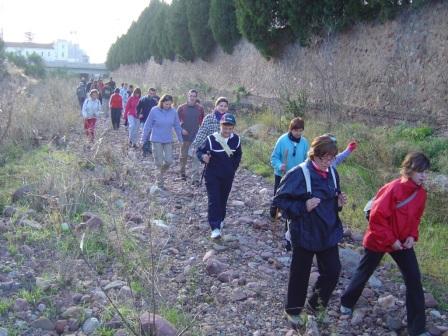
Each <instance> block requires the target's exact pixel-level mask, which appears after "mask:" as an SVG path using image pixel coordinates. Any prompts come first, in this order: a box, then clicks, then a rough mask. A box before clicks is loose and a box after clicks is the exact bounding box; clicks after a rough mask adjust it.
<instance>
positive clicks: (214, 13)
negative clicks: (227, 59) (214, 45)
mask: <svg viewBox="0 0 448 336" xmlns="http://www.w3.org/2000/svg"><path fill="white" fill-rule="evenodd" d="M209 24H210V28H211V30H212V33H213V36H214V38H215V40H216V42H218V44H219V45H220V46H221V47H222V49H223V50H224V51H225V52H226V53H228V54H231V53H232V52H233V47H234V46H235V44H237V43H238V41H239V40H240V38H241V35H240V32H239V31H238V28H237V26H236V14H235V3H234V2H233V1H228V0H211V3H210V17H209Z"/></svg>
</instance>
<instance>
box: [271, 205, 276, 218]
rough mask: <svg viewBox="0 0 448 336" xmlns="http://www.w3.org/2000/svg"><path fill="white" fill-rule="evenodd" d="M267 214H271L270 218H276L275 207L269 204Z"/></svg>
mask: <svg viewBox="0 0 448 336" xmlns="http://www.w3.org/2000/svg"><path fill="white" fill-rule="evenodd" d="M269 215H270V216H271V218H272V219H277V207H276V206H273V205H271V207H270V208H269Z"/></svg>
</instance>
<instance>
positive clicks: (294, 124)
mask: <svg viewBox="0 0 448 336" xmlns="http://www.w3.org/2000/svg"><path fill="white" fill-rule="evenodd" d="M295 129H305V122H304V121H303V119H302V118H300V117H297V118H294V119H292V120H291V122H290V123H289V130H290V131H292V130H295Z"/></svg>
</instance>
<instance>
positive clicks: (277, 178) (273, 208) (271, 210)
mask: <svg viewBox="0 0 448 336" xmlns="http://www.w3.org/2000/svg"><path fill="white" fill-rule="evenodd" d="M281 180H282V177H281V176H279V175H275V174H274V196H275V194H276V193H277V189H278V185H279V184H280V181H281ZM269 214H270V215H271V217H272V218H275V216H276V215H277V207H276V206H274V205H273V204H271V207H270V208H269Z"/></svg>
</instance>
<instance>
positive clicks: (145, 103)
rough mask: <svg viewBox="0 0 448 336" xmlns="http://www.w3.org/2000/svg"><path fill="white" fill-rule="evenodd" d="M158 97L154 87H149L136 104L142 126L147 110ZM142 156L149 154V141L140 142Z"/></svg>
mask: <svg viewBox="0 0 448 336" xmlns="http://www.w3.org/2000/svg"><path fill="white" fill-rule="evenodd" d="M158 100H159V97H157V96H156V90H155V89H154V88H150V89H149V90H148V94H147V95H146V96H144V97H142V98H140V101H139V102H138V105H137V113H138V116H139V118H140V125H141V126H142V127H144V125H145V122H146V120H147V119H148V116H149V112H150V111H151V109H152V108H153V107H154V106H156V105H157V102H158ZM142 149H143V156H147V155H148V154H151V153H152V151H151V141H146V142H145V143H143V144H142Z"/></svg>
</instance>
